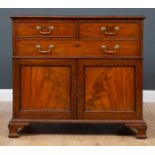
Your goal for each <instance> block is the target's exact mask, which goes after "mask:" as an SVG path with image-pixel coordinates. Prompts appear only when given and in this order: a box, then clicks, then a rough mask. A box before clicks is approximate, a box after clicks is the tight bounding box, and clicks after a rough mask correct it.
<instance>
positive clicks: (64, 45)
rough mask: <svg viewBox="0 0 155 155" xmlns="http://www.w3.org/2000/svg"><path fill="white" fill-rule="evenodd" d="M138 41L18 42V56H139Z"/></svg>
mask: <svg viewBox="0 0 155 155" xmlns="http://www.w3.org/2000/svg"><path fill="white" fill-rule="evenodd" d="M139 45H140V42H138V41H88V40H87V41H76V40H75V41H67V40H66V41H60V40H53V41H50V40H48V41H47V40H37V41H34V40H33V41H32V40H18V41H17V42H16V50H15V53H14V55H17V56H48V55H50V56H52V55H53V56H139V55H140V46H139Z"/></svg>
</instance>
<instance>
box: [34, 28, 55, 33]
mask: <svg viewBox="0 0 155 155" xmlns="http://www.w3.org/2000/svg"><path fill="white" fill-rule="evenodd" d="M43 29H47V30H48V31H43ZM54 29H55V27H54V26H49V27H43V26H36V30H37V31H39V32H40V33H41V34H43V35H46V34H50V33H51V32H52V31H53V30H54Z"/></svg>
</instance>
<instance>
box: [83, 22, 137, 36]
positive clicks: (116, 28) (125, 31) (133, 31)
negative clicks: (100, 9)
mask: <svg viewBox="0 0 155 155" xmlns="http://www.w3.org/2000/svg"><path fill="white" fill-rule="evenodd" d="M80 37H91V38H95V37H96V38H114V39H139V38H140V25H139V24H138V23H81V24H80Z"/></svg>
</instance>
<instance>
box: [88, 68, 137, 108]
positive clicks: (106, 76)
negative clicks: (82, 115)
mask: <svg viewBox="0 0 155 155" xmlns="http://www.w3.org/2000/svg"><path fill="white" fill-rule="evenodd" d="M85 111H135V103H134V68H133V67H117V66H116V67H106V66H105V67H104V66H103V67H101V66H99V67H87V68H86V69H85Z"/></svg>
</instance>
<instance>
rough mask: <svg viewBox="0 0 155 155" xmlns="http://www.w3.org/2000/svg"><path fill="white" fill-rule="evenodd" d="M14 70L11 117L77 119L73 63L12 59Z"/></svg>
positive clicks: (74, 65) (74, 62) (57, 60)
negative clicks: (12, 110)
mask: <svg viewBox="0 0 155 155" xmlns="http://www.w3.org/2000/svg"><path fill="white" fill-rule="evenodd" d="M13 67H14V73H13V75H14V82H13V87H14V93H13V94H14V95H13V96H14V97H13V98H14V101H13V102H14V113H13V118H17V119H18V118H23V119H76V90H77V89H76V83H77V81H76V80H77V79H76V77H77V75H76V73H77V71H76V61H74V60H73V59H14V61H13Z"/></svg>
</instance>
